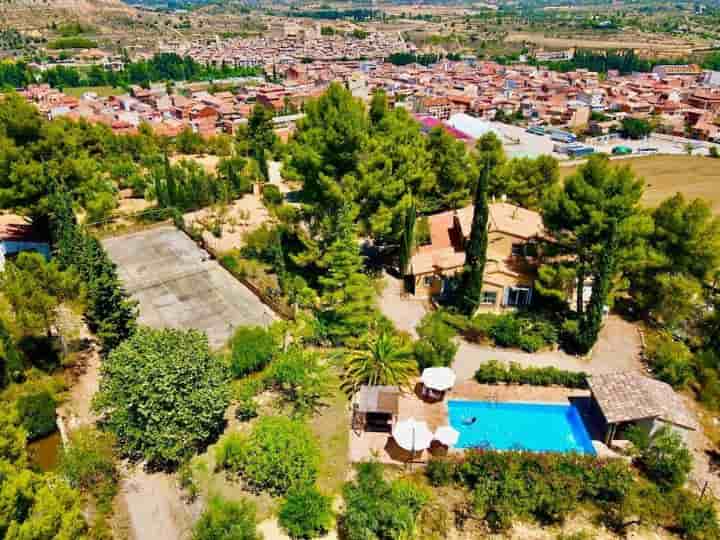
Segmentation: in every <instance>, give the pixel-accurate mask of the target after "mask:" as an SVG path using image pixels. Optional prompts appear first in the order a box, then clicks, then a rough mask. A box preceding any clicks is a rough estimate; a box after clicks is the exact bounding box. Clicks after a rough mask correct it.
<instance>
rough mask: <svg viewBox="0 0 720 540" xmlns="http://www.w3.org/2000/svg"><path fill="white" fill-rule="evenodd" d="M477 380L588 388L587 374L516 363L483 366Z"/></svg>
mask: <svg viewBox="0 0 720 540" xmlns="http://www.w3.org/2000/svg"><path fill="white" fill-rule="evenodd" d="M475 380H476V381H477V382H479V383H484V384H496V383H501V382H502V383H511V384H529V385H532V386H554V385H557V386H565V387H566V388H587V387H588V384H587V374H586V373H584V372H577V371H566V370H563V369H558V368H555V367H527V368H524V367H522V366H521V365H520V364H518V363H516V362H510V364H509V365H506V364H504V363H503V362H500V361H498V360H490V361H489V362H486V363H485V364H482V365H481V366H480V367H479V368H478V370H477V371H476V372H475Z"/></svg>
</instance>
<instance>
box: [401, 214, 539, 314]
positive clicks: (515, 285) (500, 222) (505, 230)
mask: <svg viewBox="0 0 720 540" xmlns="http://www.w3.org/2000/svg"><path fill="white" fill-rule="evenodd" d="M489 210H490V215H489V219H488V250H487V256H486V264H485V276H484V283H483V291H482V306H481V309H482V310H484V311H501V310H504V309H507V308H514V307H517V306H523V305H527V304H529V303H530V301H531V299H532V291H533V284H534V281H535V264H534V263H535V259H534V257H533V255H534V253H535V242H536V241H537V240H538V239H539V238H541V237H543V236H544V228H543V223H542V217H541V216H540V214H538V213H537V212H533V211H532V210H526V209H524V208H520V207H519V206H515V205H512V204H509V203H506V202H500V203H492V204H490V208H489ZM472 218H473V206H466V207H465V208H461V209H459V210H456V211H452V210H451V211H447V212H442V213H440V214H435V215H433V216H429V218H428V222H429V228H430V244H429V245H425V246H420V247H419V248H418V250H417V252H416V253H415V254H414V255H413V257H412V260H411V262H410V269H409V276H412V278H411V279H408V281H411V282H412V283H413V286H414V291H413V292H414V294H416V295H429V296H437V295H441V294H443V292H445V290H446V288H447V287H449V286H451V285H450V284H451V280H450V279H449V278H451V277H452V276H454V275H455V274H456V273H458V272H459V271H460V270H461V269H462V267H463V264H464V263H465V245H466V242H467V241H468V239H469V237H470V229H471V227H472Z"/></svg>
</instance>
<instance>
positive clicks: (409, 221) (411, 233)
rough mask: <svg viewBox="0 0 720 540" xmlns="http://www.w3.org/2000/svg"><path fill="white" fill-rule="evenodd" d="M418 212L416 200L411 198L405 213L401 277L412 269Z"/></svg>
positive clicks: (401, 249) (401, 250)
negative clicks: (411, 260) (411, 261)
mask: <svg viewBox="0 0 720 540" xmlns="http://www.w3.org/2000/svg"><path fill="white" fill-rule="evenodd" d="M416 219H417V211H416V209H415V199H413V198H412V197H411V198H410V206H408V208H407V210H406V211H405V216H404V222H403V232H402V237H401V238H400V275H402V276H406V275H407V274H408V270H409V267H410V259H411V258H412V252H413V249H414V248H415V221H416Z"/></svg>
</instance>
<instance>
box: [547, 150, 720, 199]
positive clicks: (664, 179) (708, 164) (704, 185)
mask: <svg viewBox="0 0 720 540" xmlns="http://www.w3.org/2000/svg"><path fill="white" fill-rule="evenodd" d="M615 163H616V164H617V165H630V166H631V167H632V168H633V170H634V171H635V172H636V173H637V175H638V176H640V177H642V178H644V179H645V186H646V187H645V195H644V196H643V202H644V203H645V204H646V205H647V206H651V207H652V206H657V205H658V204H659V203H660V202H662V201H663V200H664V199H666V198H668V197H671V196H672V195H674V194H675V193H677V192H680V193H682V194H683V195H685V197H686V198H688V199H694V198H698V197H699V198H701V199H705V200H707V201H708V203H710V205H711V206H712V209H713V211H715V212H718V213H720V160H719V159H713V158H708V157H700V156H679V155H678V156H647V157H637V158H631V159H625V160H618V161H616V162H615ZM575 170H576V167H562V168H561V169H560V175H561V177H562V178H566V177H567V176H569V175H570V174H572V173H573V172H574V171H575Z"/></svg>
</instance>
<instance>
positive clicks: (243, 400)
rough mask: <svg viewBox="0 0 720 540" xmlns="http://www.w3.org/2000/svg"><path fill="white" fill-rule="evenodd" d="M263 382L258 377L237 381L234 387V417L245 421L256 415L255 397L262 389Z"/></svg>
mask: <svg viewBox="0 0 720 540" xmlns="http://www.w3.org/2000/svg"><path fill="white" fill-rule="evenodd" d="M264 387H265V384H264V382H263V380H262V379H260V378H248V379H243V380H241V381H239V382H238V383H237V384H236V387H235V392H234V395H235V399H236V400H237V407H236V408H235V417H236V418H237V419H238V420H240V421H241V422H247V421H248V420H251V419H253V418H255V417H256V416H257V415H258V405H257V403H256V402H255V397H256V396H257V395H258V394H259V393H260V392H262V391H263V388H264Z"/></svg>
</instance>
